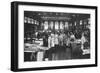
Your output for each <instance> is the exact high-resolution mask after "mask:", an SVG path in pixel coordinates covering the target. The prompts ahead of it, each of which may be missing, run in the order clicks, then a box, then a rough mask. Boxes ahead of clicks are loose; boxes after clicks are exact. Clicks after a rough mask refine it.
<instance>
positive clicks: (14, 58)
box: [11, 1, 98, 72]
mask: <svg viewBox="0 0 100 73" xmlns="http://www.w3.org/2000/svg"><path fill="white" fill-rule="evenodd" d="M19 5H34V6H50V7H68V8H84V9H95V64H88V65H73V66H53V67H40V68H21V69H19V68H18V6H19ZM97 10H98V7H97V6H85V5H68V4H53V3H36V2H19V1H14V2H11V71H14V72H17V71H35V70H50V69H65V68H82V67H96V66H97V60H98V59H97V58H98V56H97V54H98V53H97V46H98V43H97V40H98V39H97V38H98V37H97V36H98V35H97V34H98V31H97V30H98V29H97V27H98V26H97V16H98V15H97Z"/></svg>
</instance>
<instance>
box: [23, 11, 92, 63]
mask: <svg viewBox="0 0 100 73" xmlns="http://www.w3.org/2000/svg"><path fill="white" fill-rule="evenodd" d="M71 59H90V14H80V13H61V12H38V11H24V61H25V62H29V61H52V60H71Z"/></svg>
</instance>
